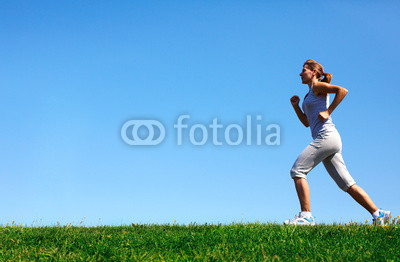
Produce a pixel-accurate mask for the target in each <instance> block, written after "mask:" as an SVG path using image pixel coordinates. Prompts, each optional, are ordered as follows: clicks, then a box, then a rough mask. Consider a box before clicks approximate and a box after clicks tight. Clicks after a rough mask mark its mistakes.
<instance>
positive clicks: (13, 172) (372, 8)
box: [0, 1, 400, 226]
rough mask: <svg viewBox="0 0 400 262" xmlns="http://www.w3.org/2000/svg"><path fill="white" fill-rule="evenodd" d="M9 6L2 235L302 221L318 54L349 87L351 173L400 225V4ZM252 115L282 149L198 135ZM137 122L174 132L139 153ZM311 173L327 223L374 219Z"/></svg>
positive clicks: (342, 127)
mask: <svg viewBox="0 0 400 262" xmlns="http://www.w3.org/2000/svg"><path fill="white" fill-rule="evenodd" d="M0 5H1V8H0V37H1V40H2V41H1V44H0V47H1V48H0V61H1V63H0V85H1V103H0V108H1V110H0V114H1V119H2V128H1V129H0V143H1V150H0V157H1V159H2V161H1V165H0V175H1V183H0V197H1V199H2V204H1V208H0V214H1V215H0V224H6V223H10V222H12V221H15V223H18V224H21V223H22V224H25V225H38V224H40V225H56V224H57V222H59V223H61V224H67V223H73V224H79V223H80V222H81V221H84V222H83V224H84V225H87V226H91V225H99V224H102V225H121V224H130V223H174V221H176V223H179V224H188V223H191V222H195V223H206V222H207V223H231V222H256V221H260V222H278V223H281V222H282V221H283V220H285V219H289V218H292V217H293V216H294V214H296V213H297V212H298V211H299V203H298V199H297V195H296V192H295V188H294V184H293V181H292V179H291V178H290V174H289V170H290V168H291V167H292V165H293V163H294V161H295V160H296V158H297V156H298V154H299V153H300V152H301V151H302V150H303V149H304V148H305V147H306V146H307V145H308V143H310V142H311V140H312V138H311V133H310V130H309V129H307V128H305V127H303V126H302V124H301V123H300V121H299V120H298V119H297V117H296V114H295V112H294V110H293V109H292V106H291V105H290V102H289V99H290V97H291V96H293V95H295V94H297V95H298V96H299V97H300V98H301V102H302V99H303V97H304V95H305V94H306V93H307V91H308V86H306V85H302V84H301V81H300V77H299V73H300V70H301V68H302V64H303V63H304V61H305V60H307V59H310V58H311V59H314V60H316V61H319V62H320V63H321V64H322V65H323V66H324V69H325V71H326V72H330V73H332V75H333V79H332V83H333V84H337V85H340V86H343V87H345V88H346V89H348V90H349V93H348V95H347V96H346V98H345V99H344V100H343V102H342V103H341V104H340V105H339V106H338V107H337V108H336V110H335V111H334V113H333V115H332V118H333V121H334V123H335V125H336V127H337V129H338V130H339V132H340V134H341V137H342V141H343V157H344V160H345V162H346V165H347V168H348V169H349V171H350V173H351V175H352V176H353V178H354V179H355V181H356V182H357V184H358V185H360V186H361V187H362V188H364V189H365V190H366V191H367V193H368V194H369V195H370V196H371V198H372V199H373V201H374V202H375V203H376V205H377V206H378V207H381V208H383V209H389V210H391V211H392V212H393V213H394V214H395V215H399V214H400V205H399V199H400V193H399V190H398V187H399V185H400V177H399V174H398V169H397V164H396V163H398V161H399V159H400V153H399V147H400V139H399V137H398V136H397V135H396V134H398V133H399V132H398V130H399V128H400V125H399V117H398V112H400V106H399V103H398V101H397V100H398V97H399V95H400V91H399V89H398V88H397V86H398V83H397V82H398V81H397V75H398V73H399V72H400V67H399V62H398V61H399V58H400V55H399V51H398V46H400V37H399V34H398V28H399V26H400V20H399V19H398V14H399V13H400V5H399V3H398V2H397V1H384V2H379V3H378V2H376V1H346V2H345V1H330V2H329V3H324V4H322V3H321V2H320V1H304V2H302V3H300V2H298V1H286V2H282V1H281V2H279V3H278V2H272V1H220V2H218V3H216V2H214V1H192V2H187V1H169V2H165V1H152V2H148V1H112V2H109V1H92V2H82V1H2V2H1V4H0ZM332 99H333V96H331V101H332ZM183 114H187V115H190V118H189V119H187V120H185V123H186V124H187V125H188V126H189V128H188V129H185V130H184V133H183V135H184V143H183V145H181V146H178V145H177V144H176V129H174V127H173V125H174V124H175V123H176V121H177V119H178V117H179V116H180V115H183ZM247 115H250V116H251V117H252V119H253V121H254V123H256V116H257V115H259V116H262V119H261V120H260V121H259V122H257V123H258V124H259V125H261V126H262V127H263V129H264V128H265V127H266V126H267V125H269V124H278V125H279V126H280V145H276V146H268V145H265V144H262V145H256V144H252V145H249V146H248V145H246V144H245V143H243V144H241V145H238V146H229V145H227V144H226V143H225V144H223V145H222V146H216V145H213V144H212V139H211V137H209V140H208V142H207V143H206V144H205V145H202V146H195V145H192V144H191V143H190V141H189V139H188V138H189V129H190V127H191V126H193V125H195V124H203V125H205V126H207V125H209V124H211V123H212V120H213V119H214V118H217V119H218V121H219V123H221V124H223V125H224V127H226V126H227V125H229V124H238V125H240V126H243V127H245V126H246V116H247ZM132 119H142V120H143V119H154V120H157V121H159V122H160V123H162V124H163V125H164V126H165V130H166V136H165V139H164V141H163V142H162V143H160V144H159V145H156V146H129V145H127V144H125V143H124V142H123V140H122V139H121V135H120V133H121V127H122V125H123V124H124V123H125V122H126V121H128V120H132ZM254 128H255V126H254ZM222 130H223V129H222ZM254 130H255V129H254ZM264 131H265V130H264ZM141 132H142V133H141V136H145V135H146V131H143V129H141ZM221 134H222V136H223V132H222V133H221ZM221 134H220V138H221ZM210 135H211V133H210V132H209V136H210ZM263 136H265V132H264V133H263ZM308 177H309V178H308V181H309V184H310V188H311V208H312V212H313V214H314V216H316V221H317V222H325V223H332V222H349V221H363V222H364V221H365V220H366V219H370V215H369V214H368V212H367V211H365V210H364V209H363V208H362V207H361V206H359V205H358V204H357V203H356V202H355V201H354V200H353V199H352V198H351V197H350V196H349V195H348V194H347V193H344V192H343V191H341V190H340V189H339V188H338V187H337V186H336V184H335V183H334V181H333V180H332V179H331V178H330V177H329V175H328V173H327V172H326V170H325V169H324V167H323V165H322V164H320V165H319V166H317V167H316V168H315V169H314V170H312V171H311V172H310V173H309V175H308Z"/></svg>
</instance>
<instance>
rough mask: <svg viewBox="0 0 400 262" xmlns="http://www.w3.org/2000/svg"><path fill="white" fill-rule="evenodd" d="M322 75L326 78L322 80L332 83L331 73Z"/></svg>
mask: <svg viewBox="0 0 400 262" xmlns="http://www.w3.org/2000/svg"><path fill="white" fill-rule="evenodd" d="M322 75H323V76H324V78H322V80H321V82H325V83H328V84H329V83H330V82H331V80H332V75H331V74H329V73H322Z"/></svg>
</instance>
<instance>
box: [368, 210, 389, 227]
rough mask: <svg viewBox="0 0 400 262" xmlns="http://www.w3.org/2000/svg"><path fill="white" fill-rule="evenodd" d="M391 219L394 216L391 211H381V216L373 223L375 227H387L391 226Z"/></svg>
mask: <svg viewBox="0 0 400 262" xmlns="http://www.w3.org/2000/svg"><path fill="white" fill-rule="evenodd" d="M391 217H392V214H391V213H390V211H384V210H379V216H378V217H377V218H375V219H372V223H373V224H374V225H381V226H386V225H387V224H389V222H390V218H391Z"/></svg>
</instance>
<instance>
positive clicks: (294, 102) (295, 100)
mask: <svg viewBox="0 0 400 262" xmlns="http://www.w3.org/2000/svg"><path fill="white" fill-rule="evenodd" d="M299 102H300V98H299V97H298V96H296V95H294V96H292V98H290V103H291V104H292V106H297V105H299Z"/></svg>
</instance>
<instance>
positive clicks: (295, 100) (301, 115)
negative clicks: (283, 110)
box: [290, 96, 310, 127]
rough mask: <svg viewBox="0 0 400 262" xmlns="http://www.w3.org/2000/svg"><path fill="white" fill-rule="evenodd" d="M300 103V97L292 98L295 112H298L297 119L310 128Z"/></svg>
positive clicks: (291, 101)
mask: <svg viewBox="0 0 400 262" xmlns="http://www.w3.org/2000/svg"><path fill="white" fill-rule="evenodd" d="M299 102H300V98H299V97H298V96H292V98H290V103H291V104H292V106H293V108H294V111H296V114H297V117H298V118H299V120H300V121H301V123H303V125H304V126H305V127H309V126H310V125H309V124H308V120H307V116H306V115H305V114H304V113H303V111H301V109H300V107H299Z"/></svg>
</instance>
